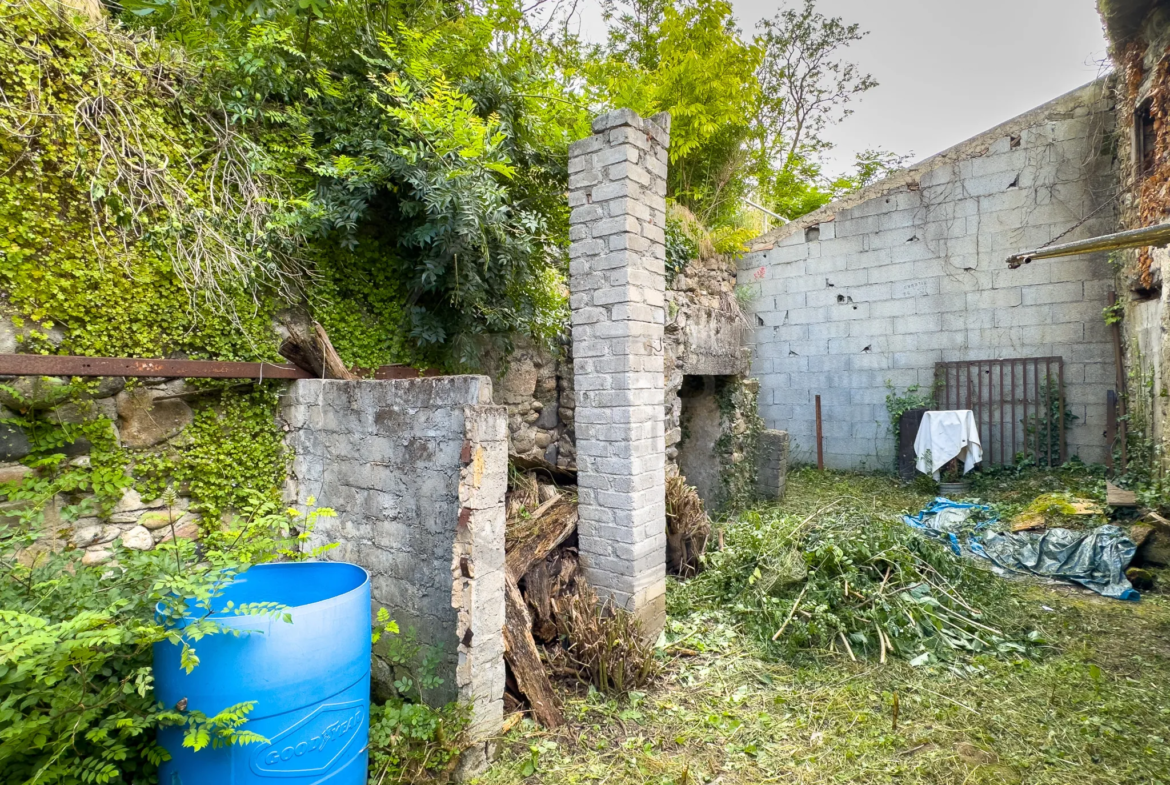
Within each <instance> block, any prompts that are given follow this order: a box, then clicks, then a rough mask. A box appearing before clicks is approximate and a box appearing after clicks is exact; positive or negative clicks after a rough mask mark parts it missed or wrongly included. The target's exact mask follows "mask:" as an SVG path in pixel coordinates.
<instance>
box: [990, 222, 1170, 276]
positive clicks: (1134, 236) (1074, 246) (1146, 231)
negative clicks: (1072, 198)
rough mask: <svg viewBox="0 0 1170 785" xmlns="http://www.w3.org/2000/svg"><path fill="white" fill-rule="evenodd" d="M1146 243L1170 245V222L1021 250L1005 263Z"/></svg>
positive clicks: (1116, 248) (1025, 261) (1011, 264)
mask: <svg viewBox="0 0 1170 785" xmlns="http://www.w3.org/2000/svg"><path fill="white" fill-rule="evenodd" d="M1147 245H1149V246H1156V247H1160V246H1163V245H1170V223H1167V224H1158V225H1157V226H1146V227H1143V228H1141V229H1130V230H1128V231H1125V232H1116V233H1114V234H1106V235H1102V236H1101V237H1092V238H1090V239H1088V240H1076V241H1074V242H1071V243H1061V244H1060V245H1050V246H1048V247H1047V248H1037V249H1036V250H1034V251H1023V252H1021V253H1018V254H1013V255H1012V256H1009V257H1008V258H1007V265H1008V267H1010V268H1012V269H1013V270H1014V269H1016V268H1017V267H1019V266H1020V265H1022V264H1027V263H1028V262H1030V261H1032V260H1033V259H1052V258H1055V257H1057V256H1075V255H1076V254H1082V253H1094V252H1095V251H1116V250H1120V249H1122V248H1141V247H1144V246H1147Z"/></svg>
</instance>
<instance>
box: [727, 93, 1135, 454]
mask: <svg viewBox="0 0 1170 785" xmlns="http://www.w3.org/2000/svg"><path fill="white" fill-rule="evenodd" d="M1112 128H1113V115H1112V112H1111V101H1110V94H1109V91H1108V85H1107V83H1106V82H1104V81H1100V82H1096V83H1093V84H1091V85H1088V86H1086V87H1084V88H1081V89H1079V90H1076V91H1074V92H1072V93H1069V94H1068V95H1065V96H1062V97H1060V98H1058V99H1056V100H1054V101H1052V102H1051V103H1049V104H1046V105H1044V106H1042V107H1039V108H1038V109H1035V110H1033V111H1031V112H1029V113H1027V114H1025V115H1022V116H1020V117H1018V118H1016V119H1014V120H1011V121H1009V122H1007V123H1005V124H1003V125H1001V126H999V127H997V128H995V129H993V130H991V131H988V132H987V133H985V134H982V135H980V136H978V137H976V138H974V139H972V140H970V141H968V142H965V143H964V144H962V145H959V146H958V147H956V148H953V149H951V150H948V151H946V152H944V153H941V154H939V155H937V156H935V157H933V158H930V159H927V160H926V161H924V162H922V163H920V164H917V165H915V166H912V167H910V168H909V169H906V170H904V171H902V172H899V173H897V174H895V175H894V176H892V177H890V178H888V179H886V180H883V181H881V182H879V183H876V184H874V185H872V186H869V187H868V188H866V189H863V190H862V191H860V192H859V193H857V194H854V195H852V196H850V197H848V198H847V199H845V200H842V201H839V202H835V203H833V204H830V205H828V206H826V207H824V208H822V209H821V210H818V211H816V212H814V213H811V214H809V215H807V216H805V217H803V218H801V219H800V220H798V221H794V222H792V223H790V224H787V225H785V226H783V227H781V228H779V229H777V230H776V231H773V232H771V233H769V234H767V235H764V236H763V237H761V238H759V239H758V240H757V241H756V242H755V243H754V244H753V246H752V249H751V252H750V253H748V254H747V255H746V256H745V257H744V258H743V259H742V260H741V263H740V272H739V284H740V286H743V287H748V288H749V289H750V291H751V293H752V295H753V297H754V301H753V302H752V304H751V306H750V310H751V314H750V315H749V318H750V319H751V321H752V322H753V327H754V340H753V346H754V352H753V362H752V372H753V374H754V375H756V376H758V377H759V379H760V384H761V391H760V403H759V407H760V414H761V416H762V417H763V418H764V421H765V423H766V424H767V426H768V427H769V428H778V429H782V430H787V431H788V432H789V433H790V434H791V439H792V450H793V457H794V460H804V461H807V460H810V458H811V456H813V455H815V447H816V437H815V414H814V396H816V395H818V394H819V395H820V396H821V398H822V404H823V413H824V445H825V465H826V466H828V467H831V468H849V469H855V468H887V467H889V466H890V465H891V463H892V460H893V453H894V443H893V438H892V435H891V432H890V430H889V417H888V415H887V412H886V408H885V397H886V395H887V393H888V392H889V391H888V389H887V387H886V383H887V381H888V382H890V383H891V384H892V385H893V386H894V387H896V388H897V389H898V390H899V391H902V390H905V389H906V388H907V387H908V386H910V385H915V384H917V385H920V386H921V388H922V389H923V390H924V391H929V390H930V388H931V385H932V383H933V380H934V372H935V369H934V365H935V363H936V362H939V361H952V360H977V359H993V358H1012V357H1036V356H1049V355H1052V356H1055V355H1059V356H1062V357H1063V358H1064V361H1065V383H1066V390H1067V404H1068V407H1069V409H1070V410H1071V412H1072V413H1073V414H1075V415H1076V416H1077V418H1078V419H1077V420H1076V422H1075V424H1074V425H1072V426H1071V428H1070V429H1069V432H1068V448H1069V453H1070V454H1073V455H1076V454H1079V455H1080V457H1081V458H1082V459H1084V460H1086V461H1102V460H1103V459H1104V457H1105V445H1104V440H1103V438H1102V432H1103V431H1104V429H1105V400H1106V391H1107V390H1108V389H1110V388H1111V387H1112V386H1113V384H1112V383H1113V378H1114V370H1113V368H1114V359H1113V350H1112V347H1111V344H1110V337H1109V333H1108V330H1107V328H1106V325H1105V323H1104V320H1103V318H1102V315H1101V310H1102V308H1103V307H1104V305H1105V303H1106V293H1107V292H1108V290H1109V289H1110V287H1111V286H1112V271H1111V269H1110V267H1109V263H1108V259H1107V258H1106V256H1105V255H1104V254H1096V255H1088V256H1079V257H1071V258H1064V259H1053V260H1040V261H1034V262H1032V263H1031V264H1028V265H1026V266H1024V267H1022V268H1020V269H1018V270H1010V269H1008V268H1007V266H1006V264H1005V259H1006V257H1007V256H1009V255H1010V254H1012V253H1015V252H1019V251H1022V250H1027V249H1032V248H1036V247H1039V246H1042V245H1044V244H1046V243H1049V242H1051V241H1053V240H1055V239H1056V238H1058V237H1061V238H1062V239H1063V240H1065V241H1069V240H1076V239H1081V238H1085V237H1092V236H1095V235H1098V234H1104V233H1107V232H1109V231H1111V230H1112V229H1113V228H1114V227H1115V225H1116V210H1115V206H1114V204H1113V203H1112V198H1113V194H1114V193H1115V192H1114V179H1113V176H1114V168H1113V162H1112V157H1111V155H1110V154H1109V152H1108V144H1107V142H1108V139H1109V135H1110V134H1111V133H1112ZM1066 233H1067V234H1066Z"/></svg>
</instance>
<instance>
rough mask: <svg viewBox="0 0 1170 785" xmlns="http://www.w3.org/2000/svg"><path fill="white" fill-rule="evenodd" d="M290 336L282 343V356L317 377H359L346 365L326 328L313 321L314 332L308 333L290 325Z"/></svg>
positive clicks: (349, 378)
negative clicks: (330, 339)
mask: <svg viewBox="0 0 1170 785" xmlns="http://www.w3.org/2000/svg"><path fill="white" fill-rule="evenodd" d="M288 333H289V334H288V338H286V339H285V340H284V342H283V343H282V344H281V345H280V349H279V350H278V351H279V352H280V356H281V357H284V358H285V359H287V360H288V361H290V362H291V363H292V364H293V365H295V366H297V367H298V368H301V369H302V370H304V371H307V372H309V373H310V374H312V375H313V378H315V379H346V380H350V381H352V380H354V379H357V378H358V377H357V374H355V373H353V372H352V371H350V370H349V368H346V367H345V363H343V362H342V361H341V357H340V356H339V355H338V354H337V351H336V350H335V349H334V348H333V344H332V343H331V342H330V341H329V336H328V335H327V334H326V332H325V328H324V327H322V326H321V325H320V324H318V323H317V322H313V334H312V335H306V334H305V333H303V332H301V331H300V330H299V329H297V328H296V327H293V326H291V325H290V326H289V327H288Z"/></svg>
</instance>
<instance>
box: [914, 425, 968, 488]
mask: <svg viewBox="0 0 1170 785" xmlns="http://www.w3.org/2000/svg"><path fill="white" fill-rule="evenodd" d="M914 454H915V455H917V456H918V463H917V468H918V471H920V472H922V473H923V474H931V475H934V479H936V480H937V479H938V478H939V469H941V468H942V467H943V466H946V464H947V462H948V461H950V460H951V459H952V458H959V459H960V460H961V461H962V463H963V474H966V473H967V472H969V471H971V470H972V469H974V468H975V464H977V463H979V462H980V461H981V460H983V442H981V441H980V440H979V426H978V425H977V424H976V422H975V413H974V412H972V411H971V410H970V409H956V410H952V411H943V412H926V413H925V414H923V415H922V423H921V424H920V425H919V426H918V435H917V436H915V437H914Z"/></svg>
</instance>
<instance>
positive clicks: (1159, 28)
mask: <svg viewBox="0 0 1170 785" xmlns="http://www.w3.org/2000/svg"><path fill="white" fill-rule="evenodd" d="M1133 8H1134V9H1135V10H1137V8H1138V7H1137V6H1136V5H1135V6H1133ZM1141 10H1142V11H1143V12H1148V13H1142V14H1139V15H1136V16H1135V17H1134V18H1133V27H1132V28H1129V27H1125V26H1123V27H1122V28H1118V27H1117V26H1115V25H1111V27H1110V30H1109V32H1110V36H1111V38H1112V43H1113V49H1114V60H1115V61H1116V63H1117V66H1118V70H1119V71H1120V72H1121V73H1123V74H1125V78H1124V79H1118V80H1117V82H1116V94H1115V99H1116V102H1117V133H1116V137H1115V138H1116V142H1117V153H1118V159H1119V161H1120V165H1119V167H1118V172H1117V176H1118V182H1119V187H1120V190H1121V198H1120V200H1119V202H1120V205H1121V228H1123V229H1137V228H1140V227H1143V226H1152V225H1155V224H1158V223H1163V222H1165V220H1166V218H1167V216H1170V195H1168V194H1167V193H1166V189H1165V188H1164V187H1163V185H1162V184H1164V183H1165V182H1166V179H1167V177H1170V159H1167V157H1166V155H1165V153H1164V152H1163V154H1162V155H1161V156H1160V157H1159V156H1158V155H1157V151H1158V150H1162V151H1165V150H1166V149H1167V145H1168V144H1170V128H1167V124H1166V122H1165V118H1166V117H1167V114H1168V113H1170V68H1168V67H1167V66H1166V59H1167V52H1168V51H1170V14H1167V12H1166V8H1165V7H1164V6H1151V7H1145V8H1142V9H1141ZM1143 16H1144V18H1143ZM1143 117H1144V119H1145V121H1146V123H1148V124H1149V126H1146V127H1145V128H1144V130H1143V127H1144V126H1145V125H1146V124H1145V123H1143ZM1151 131H1152V135H1151V134H1150V133H1149V132H1151ZM1139 136H1143V137H1145V138H1144V140H1139ZM1142 146H1145V147H1152V148H1153V149H1152V150H1150V152H1152V153H1155V155H1154V156H1153V160H1152V161H1151V160H1149V159H1148V158H1146V159H1144V160H1139V158H1140V157H1141V156H1139V153H1140V149H1139V148H1140V147H1142ZM1147 164H1152V166H1149V167H1148V166H1147ZM1114 258H1115V261H1116V262H1117V263H1118V266H1119V270H1118V276H1117V279H1118V280H1117V283H1118V286H1117V292H1118V299H1119V302H1120V303H1121V306H1122V309H1123V314H1124V316H1123V319H1122V322H1121V329H1122V331H1123V336H1124V346H1125V362H1126V367H1127V376H1128V378H1129V379H1130V384H1129V399H1130V400H1129V409H1130V415H1131V417H1132V425H1131V428H1132V429H1134V430H1136V431H1137V432H1139V433H1141V432H1143V431H1144V432H1145V434H1144V435H1146V436H1148V437H1149V439H1150V441H1151V442H1152V445H1159V446H1160V447H1161V461H1162V464H1163V468H1164V467H1165V466H1166V465H1167V461H1168V460H1170V449H1168V448H1170V427H1168V420H1170V395H1167V393H1166V391H1167V371H1166V368H1167V367H1170V288H1167V286H1166V274H1167V272H1168V271H1170V249H1166V248H1134V249H1129V250H1124V251H1118V252H1116V253H1115V256H1114ZM1134 446H1136V445H1134ZM1157 468H1158V467H1156V466H1148V467H1141V468H1140V470H1139V471H1144V470H1155V469H1157Z"/></svg>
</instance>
